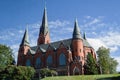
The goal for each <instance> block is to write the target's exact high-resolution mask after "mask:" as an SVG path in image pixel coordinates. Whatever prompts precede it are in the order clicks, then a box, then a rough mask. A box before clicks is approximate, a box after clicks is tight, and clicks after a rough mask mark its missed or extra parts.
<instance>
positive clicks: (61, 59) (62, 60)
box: [59, 53, 66, 65]
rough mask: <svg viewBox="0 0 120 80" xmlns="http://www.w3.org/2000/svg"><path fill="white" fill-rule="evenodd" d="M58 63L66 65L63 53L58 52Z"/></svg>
mask: <svg viewBox="0 0 120 80" xmlns="http://www.w3.org/2000/svg"><path fill="white" fill-rule="evenodd" d="M59 65H66V57H65V55H64V53H61V54H60V57H59Z"/></svg>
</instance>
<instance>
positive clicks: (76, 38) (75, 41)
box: [72, 20, 84, 61]
mask: <svg viewBox="0 0 120 80" xmlns="http://www.w3.org/2000/svg"><path fill="white" fill-rule="evenodd" d="M72 51H73V60H78V61H82V59H83V57H84V55H83V39H82V37H81V34H80V29H79V26H78V22H77V20H76V21H75V24H74V31H73V38H72Z"/></svg>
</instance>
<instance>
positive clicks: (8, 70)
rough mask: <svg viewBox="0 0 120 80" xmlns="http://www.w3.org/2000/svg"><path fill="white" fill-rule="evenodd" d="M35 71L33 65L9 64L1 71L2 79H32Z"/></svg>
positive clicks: (0, 79)
mask: <svg viewBox="0 0 120 80" xmlns="http://www.w3.org/2000/svg"><path fill="white" fill-rule="evenodd" d="M34 73H35V70H34V68H32V67H25V66H15V65H9V66H6V67H5V68H4V69H2V70H1V71H0V80H30V79H31V78H32V77H33V76H34Z"/></svg>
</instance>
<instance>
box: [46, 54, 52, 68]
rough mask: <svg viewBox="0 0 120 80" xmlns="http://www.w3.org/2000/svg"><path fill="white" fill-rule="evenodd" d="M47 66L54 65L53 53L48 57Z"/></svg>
mask: <svg viewBox="0 0 120 80" xmlns="http://www.w3.org/2000/svg"><path fill="white" fill-rule="evenodd" d="M47 66H48V67H50V66H52V56H51V55H49V56H48V58H47Z"/></svg>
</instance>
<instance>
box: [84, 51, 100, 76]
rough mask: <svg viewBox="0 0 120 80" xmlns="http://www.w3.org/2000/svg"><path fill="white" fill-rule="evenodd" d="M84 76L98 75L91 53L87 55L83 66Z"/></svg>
mask: <svg viewBox="0 0 120 80" xmlns="http://www.w3.org/2000/svg"><path fill="white" fill-rule="evenodd" d="M85 74H89V75H91V74H98V67H97V63H96V60H95V59H94V58H93V56H92V54H91V53H88V55H87V60H86V64H85Z"/></svg>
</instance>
